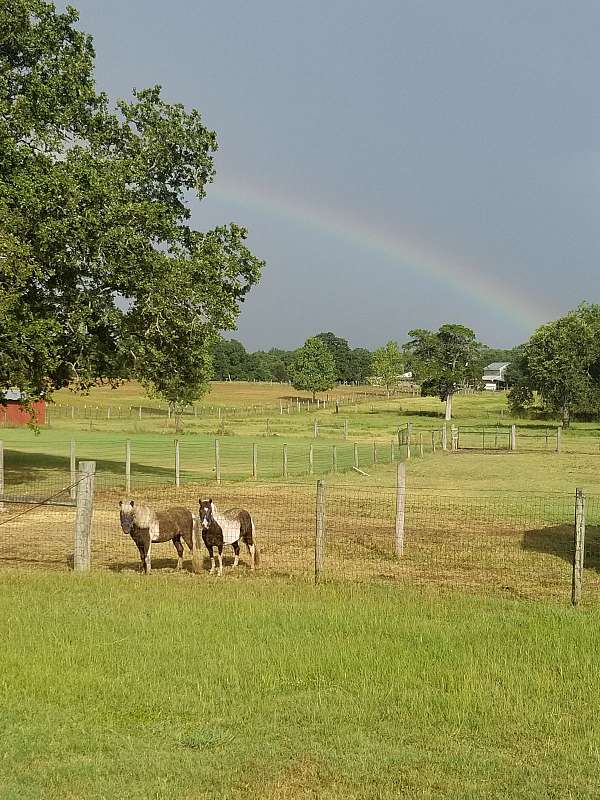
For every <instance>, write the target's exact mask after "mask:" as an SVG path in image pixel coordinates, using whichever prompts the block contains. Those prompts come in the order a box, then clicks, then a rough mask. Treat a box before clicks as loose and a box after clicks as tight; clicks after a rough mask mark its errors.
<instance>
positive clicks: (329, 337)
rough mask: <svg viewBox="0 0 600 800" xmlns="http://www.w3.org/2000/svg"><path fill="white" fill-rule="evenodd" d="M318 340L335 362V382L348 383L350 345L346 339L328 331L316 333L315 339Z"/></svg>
mask: <svg viewBox="0 0 600 800" xmlns="http://www.w3.org/2000/svg"><path fill="white" fill-rule="evenodd" d="M315 338H316V339H320V340H321V341H322V342H323V344H324V345H325V346H326V347H327V349H328V350H329V352H330V353H331V355H332V356H333V360H334V361H335V379H336V381H348V380H351V378H350V358H351V350H350V345H349V344H348V342H347V341H346V339H342V338H340V337H339V336H336V335H335V333H332V332H331V331H328V332H327V333H318V334H317V335H316V337H315Z"/></svg>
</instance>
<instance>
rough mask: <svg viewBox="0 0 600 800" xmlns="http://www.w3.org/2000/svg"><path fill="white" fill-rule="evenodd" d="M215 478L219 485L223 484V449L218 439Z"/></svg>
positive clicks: (216, 440)
mask: <svg viewBox="0 0 600 800" xmlns="http://www.w3.org/2000/svg"><path fill="white" fill-rule="evenodd" d="M215 477H216V479H217V483H221V448H220V447H219V440H218V439H215Z"/></svg>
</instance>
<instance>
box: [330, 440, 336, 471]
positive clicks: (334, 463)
mask: <svg viewBox="0 0 600 800" xmlns="http://www.w3.org/2000/svg"><path fill="white" fill-rule="evenodd" d="M331 461H332V467H333V471H334V472H337V446H336V445H335V444H334V445H333V449H332V451H331Z"/></svg>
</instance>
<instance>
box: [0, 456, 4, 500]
mask: <svg viewBox="0 0 600 800" xmlns="http://www.w3.org/2000/svg"><path fill="white" fill-rule="evenodd" d="M3 497H4V442H0V512H2V511H4V503H3V502H2V498H3Z"/></svg>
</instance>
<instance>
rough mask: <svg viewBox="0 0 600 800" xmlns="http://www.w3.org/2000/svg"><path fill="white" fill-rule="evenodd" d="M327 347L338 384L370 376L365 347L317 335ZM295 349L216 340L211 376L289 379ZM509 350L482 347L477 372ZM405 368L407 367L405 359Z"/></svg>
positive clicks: (509, 353)
mask: <svg viewBox="0 0 600 800" xmlns="http://www.w3.org/2000/svg"><path fill="white" fill-rule="evenodd" d="M317 338H318V339H321V340H322V341H323V343H324V344H325V345H326V346H327V348H328V350H329V351H330V353H331V355H332V356H333V359H334V361H335V367H336V381H337V382H339V383H364V382H365V381H366V379H367V378H368V377H369V376H370V375H372V372H371V363H372V358H373V353H372V352H371V351H369V350H368V349H367V348H365V347H356V348H352V347H350V345H349V344H348V342H347V341H346V339H342V338H341V337H339V336H336V335H335V334H334V333H331V331H328V332H324V333H319V334H317ZM294 353H295V350H282V349H280V348H276V347H273V348H271V350H257V351H256V352H248V351H247V350H246V348H245V347H244V345H243V344H242V343H241V342H239V341H237V340H236V339H220V340H219V341H218V342H217V343H216V344H215V345H213V351H212V355H213V377H214V379H215V380H218V381H228V380H231V381H252V380H257V381H277V382H281V383H285V382H287V381H289V380H290V376H289V372H288V368H289V365H290V363H291V361H292V359H293V357H294ZM513 353H514V351H513V350H500V349H494V348H491V347H487V346H486V345H482V347H481V351H480V361H481V369H482V370H483V368H484V367H485V366H486V364H489V363H490V362H492V361H511V360H512V356H513ZM406 368H407V369H409V368H410V363H409V360H408V359H407V364H406Z"/></svg>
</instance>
